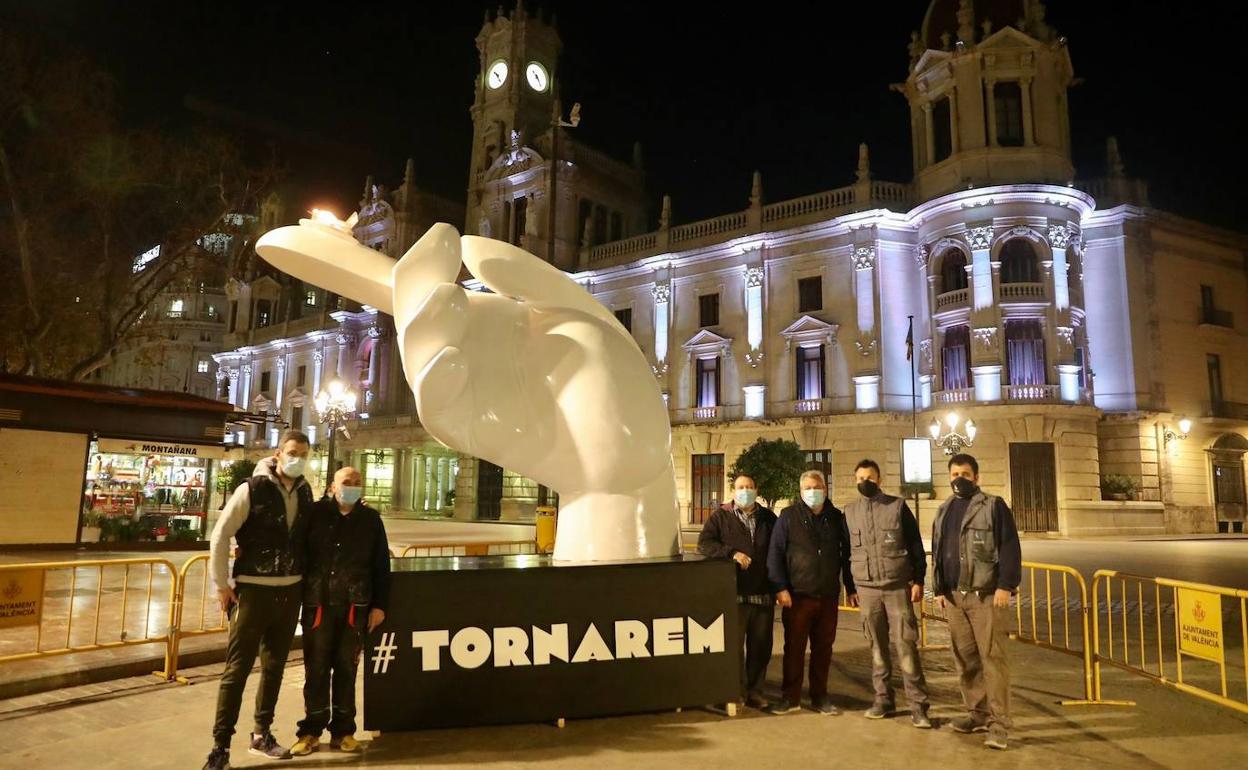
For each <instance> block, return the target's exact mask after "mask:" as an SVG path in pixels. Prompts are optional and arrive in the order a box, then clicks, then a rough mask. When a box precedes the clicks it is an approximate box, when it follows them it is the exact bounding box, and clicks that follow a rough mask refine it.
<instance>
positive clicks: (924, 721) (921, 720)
mask: <svg viewBox="0 0 1248 770" xmlns="http://www.w3.org/2000/svg"><path fill="white" fill-rule="evenodd" d="M910 724H912V725H914V726H915V727H917V728H919V729H920V730H930V729H932V720H931V719H930V718H929V717H928V716H927V709H926V708H924V707H922V706H916V707H915V708H912V709H910Z"/></svg>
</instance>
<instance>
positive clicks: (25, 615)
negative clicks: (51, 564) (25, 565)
mask: <svg viewBox="0 0 1248 770" xmlns="http://www.w3.org/2000/svg"><path fill="white" fill-rule="evenodd" d="M42 617H43V570H41V569H22V570H12V571H7V570H6V571H5V572H0V628H17V627H18V626H37V625H39V621H40V620H41V619H42Z"/></svg>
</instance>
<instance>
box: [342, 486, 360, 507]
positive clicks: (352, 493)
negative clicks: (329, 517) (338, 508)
mask: <svg viewBox="0 0 1248 770" xmlns="http://www.w3.org/2000/svg"><path fill="white" fill-rule="evenodd" d="M363 496H364V487H347V486H342V487H338V495H337V497H338V502H340V503H342V504H343V505H355V504H356V503H358V502H359V501H360V498H361V497H363Z"/></svg>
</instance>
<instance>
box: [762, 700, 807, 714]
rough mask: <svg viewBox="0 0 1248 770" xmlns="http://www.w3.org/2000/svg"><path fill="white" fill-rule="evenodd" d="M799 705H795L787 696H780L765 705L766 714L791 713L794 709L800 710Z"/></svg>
mask: <svg viewBox="0 0 1248 770" xmlns="http://www.w3.org/2000/svg"><path fill="white" fill-rule="evenodd" d="M801 708H802V707H801V706H799V705H797V704H796V703H794V702H793V701H791V700H788V699H787V698H781V699H780V700H778V701H776V702H775V703H773V704H771V705H770V706H768V707H767V713H768V714H777V715H778V714H792V713H793V712H794V711H800V710H801Z"/></svg>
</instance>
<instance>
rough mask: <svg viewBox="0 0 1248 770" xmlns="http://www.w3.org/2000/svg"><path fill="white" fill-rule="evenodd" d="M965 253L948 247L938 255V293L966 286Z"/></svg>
mask: <svg viewBox="0 0 1248 770" xmlns="http://www.w3.org/2000/svg"><path fill="white" fill-rule="evenodd" d="M966 285H967V284H966V254H964V253H963V252H962V250H961V249H948V250H946V251H945V252H944V254H942V255H941V257H940V292H939V293H940V294H944V293H946V292H950V291H958V290H960V289H965V288H966Z"/></svg>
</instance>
